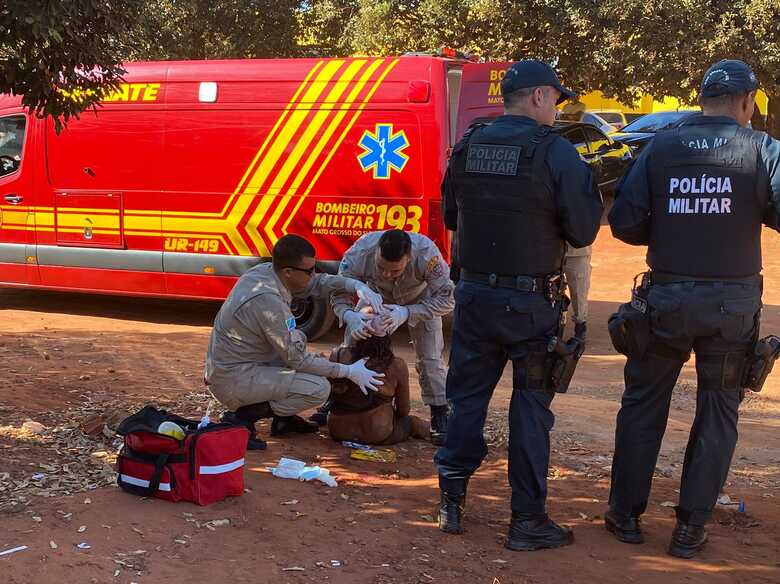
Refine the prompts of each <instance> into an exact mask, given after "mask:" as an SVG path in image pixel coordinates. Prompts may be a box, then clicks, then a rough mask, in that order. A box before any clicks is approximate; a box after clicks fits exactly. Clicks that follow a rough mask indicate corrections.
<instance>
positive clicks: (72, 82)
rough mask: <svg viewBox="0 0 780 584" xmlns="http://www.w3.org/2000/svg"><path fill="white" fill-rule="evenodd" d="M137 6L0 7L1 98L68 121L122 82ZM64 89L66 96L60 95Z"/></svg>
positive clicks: (43, 3) (103, 0) (42, 3)
mask: <svg viewBox="0 0 780 584" xmlns="http://www.w3.org/2000/svg"><path fill="white" fill-rule="evenodd" d="M139 8H140V3H139V2H137V1H135V0H129V1H128V0H124V1H122V0H68V1H67V2H52V1H49V0H6V1H4V2H3V3H2V4H0V93H14V94H16V95H21V96H22V103H23V104H24V105H25V106H27V107H28V108H29V109H30V110H31V111H33V112H35V113H37V114H39V115H51V116H53V117H54V118H55V119H57V120H58V122H59V121H60V120H62V121H67V120H68V118H70V117H71V116H72V115H75V114H77V113H78V112H79V111H81V110H83V109H84V108H87V107H89V106H90V105H93V104H94V103H96V102H97V101H98V100H99V99H100V95H101V89H102V88H105V87H106V86H108V87H112V86H113V84H114V83H116V82H117V81H118V79H120V77H121V75H122V73H124V71H123V69H122V68H121V66H120V65H119V63H121V62H122V60H123V59H124V58H125V57H126V55H127V54H128V53H129V52H130V48H129V46H130V39H129V38H128V37H126V36H123V31H125V30H126V28H127V26H128V24H131V25H132V23H134V22H136V19H137V17H138V14H139ZM61 89H66V90H68V91H67V92H62V91H61Z"/></svg>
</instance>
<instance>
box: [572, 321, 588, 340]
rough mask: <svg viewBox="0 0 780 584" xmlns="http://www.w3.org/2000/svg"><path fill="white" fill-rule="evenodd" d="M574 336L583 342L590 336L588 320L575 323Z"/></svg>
mask: <svg viewBox="0 0 780 584" xmlns="http://www.w3.org/2000/svg"><path fill="white" fill-rule="evenodd" d="M574 336H575V337H577V338H578V339H579V340H581V341H582V342H583V343H584V342H585V341H586V340H587V338H588V323H587V322H575V323H574Z"/></svg>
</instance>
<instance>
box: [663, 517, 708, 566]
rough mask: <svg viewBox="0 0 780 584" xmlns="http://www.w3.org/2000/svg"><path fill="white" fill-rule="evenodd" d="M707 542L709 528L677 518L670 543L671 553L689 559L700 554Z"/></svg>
mask: <svg viewBox="0 0 780 584" xmlns="http://www.w3.org/2000/svg"><path fill="white" fill-rule="evenodd" d="M705 543H707V530H706V529H704V526H703V525H693V524H691V523H683V522H682V521H680V520H679V519H678V520H677V526H676V527H675V528H674V532H673V533H672V542H671V543H670V544H669V555H670V556H675V557H678V558H685V559H689V558H692V557H693V556H695V555H696V554H698V553H699V552H700V551H701V549H702V548H703V547H704V544H705Z"/></svg>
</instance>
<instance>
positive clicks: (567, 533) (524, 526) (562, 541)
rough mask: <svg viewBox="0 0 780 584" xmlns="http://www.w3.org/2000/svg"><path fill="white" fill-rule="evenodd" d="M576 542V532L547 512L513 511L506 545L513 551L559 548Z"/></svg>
mask: <svg viewBox="0 0 780 584" xmlns="http://www.w3.org/2000/svg"><path fill="white" fill-rule="evenodd" d="M572 543H574V533H572V530H571V529H569V528H568V527H561V526H560V525H558V524H557V523H555V522H554V521H553V520H552V519H550V518H549V517H548V516H547V514H546V513H514V512H513V513H512V523H511V525H510V526H509V536H508V537H507V538H506V542H505V543H504V547H505V548H507V549H510V550H513V551H522V552H532V551H535V550H542V549H549V548H558V547H563V546H565V545H569V544H572Z"/></svg>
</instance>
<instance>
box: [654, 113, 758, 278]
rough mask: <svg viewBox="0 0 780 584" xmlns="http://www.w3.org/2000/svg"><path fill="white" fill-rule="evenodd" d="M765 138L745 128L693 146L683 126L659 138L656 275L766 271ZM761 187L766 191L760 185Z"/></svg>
mask: <svg viewBox="0 0 780 584" xmlns="http://www.w3.org/2000/svg"><path fill="white" fill-rule="evenodd" d="M760 136H761V134H758V133H756V132H753V131H752V130H746V129H743V128H740V129H739V130H737V133H736V134H735V135H734V137H733V138H732V139H731V140H730V141H729V142H728V143H727V144H725V145H723V146H719V147H717V148H714V147H712V146H713V145H714V144H713V140H712V138H709V139H708V140H709V142H710V148H709V149H702V150H699V149H693V148H689V147H688V146H686V145H685V144H683V142H682V140H681V136H680V129H679V128H677V129H675V130H671V131H668V132H662V133H659V134H658V135H657V136H656V137H655V138H654V140H653V150H652V152H651V155H650V158H649V160H648V168H647V173H648V177H649V182H650V194H651V209H650V243H649V246H648V251H647V263H648V265H649V266H650V267H651V268H653V269H654V270H658V271H660V272H668V273H671V274H678V275H684V276H699V277H706V278H740V277H745V276H752V275H754V274H758V273H759V272H760V271H761V223H762V219H763V215H764V211H765V210H766V207H767V204H768V198H769V194H768V190H767V188H766V183H764V182H763V181H762V178H761V176H762V170H761V159H760V150H759V149H760ZM762 185H763V186H762Z"/></svg>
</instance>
